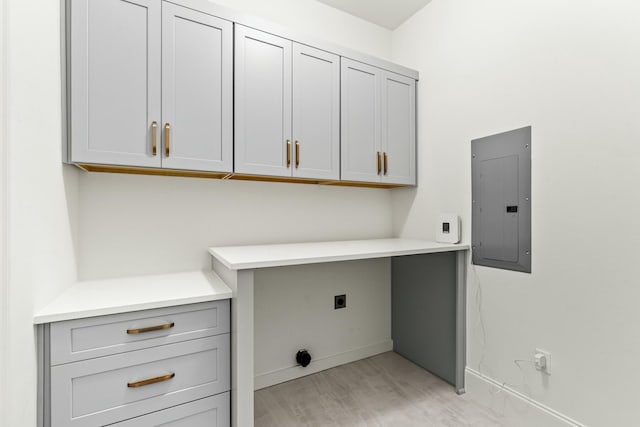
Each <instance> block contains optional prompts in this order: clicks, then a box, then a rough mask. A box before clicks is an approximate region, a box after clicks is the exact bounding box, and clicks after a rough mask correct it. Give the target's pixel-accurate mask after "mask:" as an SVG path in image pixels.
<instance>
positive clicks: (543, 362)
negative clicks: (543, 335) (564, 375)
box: [533, 348, 551, 375]
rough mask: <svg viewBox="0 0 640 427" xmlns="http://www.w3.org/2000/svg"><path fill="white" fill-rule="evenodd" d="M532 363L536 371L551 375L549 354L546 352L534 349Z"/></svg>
mask: <svg viewBox="0 0 640 427" xmlns="http://www.w3.org/2000/svg"><path fill="white" fill-rule="evenodd" d="M533 361H534V364H535V367H536V369H537V370H538V371H540V372H544V373H545V374H547V375H551V353H550V352H548V351H546V350H540V349H539V348H536V352H535V353H534V355H533Z"/></svg>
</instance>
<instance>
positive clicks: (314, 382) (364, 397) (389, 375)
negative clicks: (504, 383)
mask: <svg viewBox="0 0 640 427" xmlns="http://www.w3.org/2000/svg"><path fill="white" fill-rule="evenodd" d="M255 426H256V427H288V426H292V427H293V426H295V427H301V426H306V427H328V426H339V427H342V426H344V427H390V426H393V427H414V426H415V427H508V426H507V425H506V424H503V423H502V422H501V420H500V419H499V417H498V416H496V415H495V414H493V413H492V412H491V411H490V410H489V409H487V408H484V407H481V406H479V405H477V404H475V403H473V402H470V401H469V400H467V399H465V398H464V396H458V395H457V394H456V393H455V391H454V389H453V387H452V386H451V385H449V384H447V383H445V382H444V381H442V380H441V379H439V378H437V377H436V376H434V375H432V374H430V373H429V372H427V371H425V370H424V369H422V368H420V367H419V366H417V365H415V364H413V363H411V362H409V361H408V360H406V359H404V358H403V357H402V356H400V355H398V354H396V353H393V352H389V353H383V354H380V355H378V356H374V357H371V358H368V359H364V360H359V361H357V362H353V363H349V364H347V365H343V366H339V367H337V368H333V369H329V370H326V371H323V372H319V373H317V374H313V375H309V376H307V377H304V378H299V379H297V380H294V381H289V382H286V383H283V384H278V385H275V386H273V387H269V388H265V389H262V390H259V391H257V392H256V393H255Z"/></svg>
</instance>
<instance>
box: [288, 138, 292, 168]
mask: <svg viewBox="0 0 640 427" xmlns="http://www.w3.org/2000/svg"><path fill="white" fill-rule="evenodd" d="M289 166H291V141H289V140H288V139H287V168H288V167H289Z"/></svg>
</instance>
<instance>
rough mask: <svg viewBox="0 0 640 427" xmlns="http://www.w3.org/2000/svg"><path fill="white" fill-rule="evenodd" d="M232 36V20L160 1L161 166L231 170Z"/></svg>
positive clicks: (219, 170) (220, 170)
mask: <svg viewBox="0 0 640 427" xmlns="http://www.w3.org/2000/svg"><path fill="white" fill-rule="evenodd" d="M232 37H233V34H232V23H231V22H229V21H225V20H222V19H219V18H216V17H213V16H211V15H207V14H204V13H201V12H196V11H194V10H192V9H187V8H184V7H180V6H176V5H174V4H172V3H167V2H163V5H162V117H163V120H162V123H163V126H164V125H165V124H166V123H169V124H170V126H171V130H170V144H169V145H170V152H169V156H167V152H166V146H164V144H165V141H166V139H165V138H163V139H162V141H163V149H162V167H163V168H172V169H189V170H203V171H217V172H231V170H232V155H233V149H232V144H233V141H232V138H233V134H232V125H233V124H232V120H233V118H232V108H233V98H232V96H233V94H232V86H231V85H232V71H233V64H232V49H233V44H232V43H233V41H232ZM163 132H165V128H164V127H163Z"/></svg>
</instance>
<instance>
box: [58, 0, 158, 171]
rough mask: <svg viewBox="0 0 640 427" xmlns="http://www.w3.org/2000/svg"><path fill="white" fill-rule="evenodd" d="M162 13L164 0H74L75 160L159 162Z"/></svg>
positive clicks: (72, 72) (73, 114)
mask: <svg viewBox="0 0 640 427" xmlns="http://www.w3.org/2000/svg"><path fill="white" fill-rule="evenodd" d="M160 14H161V2H160V0H130V1H124V0H101V1H89V0H77V1H73V2H71V15H72V17H73V19H72V20H71V77H72V80H71V141H72V154H71V160H72V161H74V162H80V163H82V162H85V163H104V164H117V165H127V166H156V167H158V166H160V156H154V155H153V153H152V149H151V145H152V141H151V134H152V131H151V124H152V122H153V121H159V120H160V119H161V118H160V84H161V82H160ZM158 142H159V141H158Z"/></svg>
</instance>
